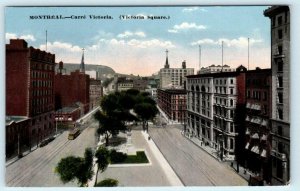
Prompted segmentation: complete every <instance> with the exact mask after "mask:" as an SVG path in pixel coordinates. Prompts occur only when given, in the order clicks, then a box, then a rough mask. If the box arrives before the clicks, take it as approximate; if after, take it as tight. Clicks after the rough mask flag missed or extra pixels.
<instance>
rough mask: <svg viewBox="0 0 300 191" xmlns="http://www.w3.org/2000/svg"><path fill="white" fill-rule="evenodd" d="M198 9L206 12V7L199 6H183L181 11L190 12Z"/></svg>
mask: <svg viewBox="0 0 300 191" xmlns="http://www.w3.org/2000/svg"><path fill="white" fill-rule="evenodd" d="M198 10H200V11H202V12H207V9H204V8H199V7H191V8H184V9H182V12H187V13H190V12H194V11H198Z"/></svg>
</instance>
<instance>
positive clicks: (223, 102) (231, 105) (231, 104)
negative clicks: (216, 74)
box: [214, 97, 235, 107]
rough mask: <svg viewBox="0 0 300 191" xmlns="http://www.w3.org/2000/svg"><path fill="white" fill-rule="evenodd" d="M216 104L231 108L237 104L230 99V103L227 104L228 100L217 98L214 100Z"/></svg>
mask: <svg viewBox="0 0 300 191" xmlns="http://www.w3.org/2000/svg"><path fill="white" fill-rule="evenodd" d="M214 103H215V104H219V105H223V106H230V107H234V106H235V102H234V100H233V99H229V101H228V102H227V99H226V98H221V97H220V98H219V97H215V98H214Z"/></svg>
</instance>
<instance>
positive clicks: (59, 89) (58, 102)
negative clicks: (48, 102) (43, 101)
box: [54, 62, 90, 113]
mask: <svg viewBox="0 0 300 191" xmlns="http://www.w3.org/2000/svg"><path fill="white" fill-rule="evenodd" d="M59 64H60V65H61V66H63V63H62V62H60V63H59ZM81 70H82V69H81ZM60 71H61V70H60ZM54 84H55V109H56V110H57V109H61V108H63V107H67V106H71V105H73V104H74V103H76V102H80V103H81V104H82V107H83V108H82V109H83V113H87V112H88V111H89V103H90V94H89V91H90V77H89V75H87V74H85V73H84V71H83V72H80V71H79V70H76V71H74V72H71V74H70V75H66V74H62V73H61V72H58V73H57V74H56V75H55V79H54Z"/></svg>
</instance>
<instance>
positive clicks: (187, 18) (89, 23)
mask: <svg viewBox="0 0 300 191" xmlns="http://www.w3.org/2000/svg"><path fill="white" fill-rule="evenodd" d="M267 8H268V6H198V7H195V6H182V7H181V6H164V7H160V6H156V7H6V8H5V38H6V43H9V39H11V38H22V39H25V40H26V41H27V42H28V45H29V46H33V47H35V48H40V49H41V50H46V31H47V52H51V53H54V54H55V55H56V62H59V61H63V62H64V63H78V64H80V62H81V57H82V49H83V48H84V49H85V50H84V59H85V63H86V64H100V65H106V66H109V67H111V68H112V69H114V70H115V71H116V72H117V73H123V74H134V75H140V76H146V75H151V74H153V73H156V72H158V71H159V70H160V68H162V67H163V66H164V64H165V60H166V49H168V51H169V52H168V60H169V64H170V67H171V68H172V67H175V68H176V67H181V63H182V62H183V61H184V60H185V61H186V63H187V67H189V68H195V71H197V70H199V65H200V64H201V67H207V66H209V65H212V64H215V65H221V64H222V41H223V64H224V65H225V64H227V65H229V66H231V67H238V66H239V65H241V64H242V65H244V66H246V67H247V65H248V38H249V67H250V69H254V68H256V67H260V68H270V65H271V64H270V58H271V55H270V53H271V50H270V19H269V18H268V17H265V16H264V15H263V11H264V10H265V9H267ZM40 15H50V16H52V15H53V16H60V15H61V16H62V17H70V16H72V15H73V16H72V17H73V18H74V17H75V16H85V17H84V18H82V19H75V18H74V19H72V18H68V19H67V18H66V19H30V16H40ZM93 15H94V16H110V17H111V18H112V19H91V18H90V16H93ZM122 16H128V17H130V18H129V19H128V18H127V19H124V18H123V17H122ZM131 16H135V17H133V18H131ZM148 16H149V17H148ZM152 16H155V17H161V16H162V17H163V19H151V18H152ZM137 17H138V18H139V19H135V18H137ZM143 18H144V19H143ZM199 45H201V56H200V54H199V52H200V51H199ZM200 57H201V59H200Z"/></svg>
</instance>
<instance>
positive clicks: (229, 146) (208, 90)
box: [185, 66, 246, 161]
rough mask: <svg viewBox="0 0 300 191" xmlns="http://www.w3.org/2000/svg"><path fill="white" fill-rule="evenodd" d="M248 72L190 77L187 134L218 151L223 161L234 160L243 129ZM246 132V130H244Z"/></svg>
mask: <svg viewBox="0 0 300 191" xmlns="http://www.w3.org/2000/svg"><path fill="white" fill-rule="evenodd" d="M245 72H246V68H245V67H243V66H240V67H238V68H237V70H236V72H224V73H207V74H198V75H191V76H187V86H186V88H187V132H185V133H187V134H188V135H190V136H194V137H197V138H198V139H199V140H200V141H201V144H205V145H206V146H210V147H212V148H214V149H216V150H217V151H218V155H219V157H220V158H221V159H222V160H231V161H232V160H234V159H235V157H236V156H235V155H236V150H237V149H239V147H238V146H237V145H238V144H237V142H239V141H240V140H239V139H238V135H239V133H240V132H239V131H241V130H243V129H244V127H243V121H244V118H243V117H244V107H245ZM240 134H242V132H241V133H240Z"/></svg>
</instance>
